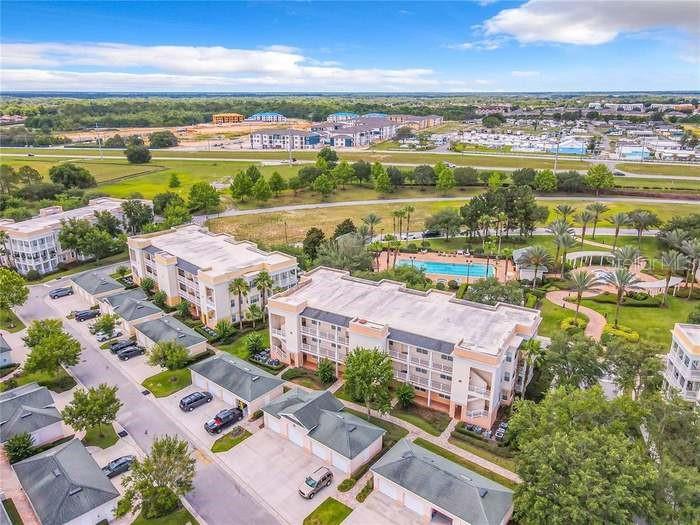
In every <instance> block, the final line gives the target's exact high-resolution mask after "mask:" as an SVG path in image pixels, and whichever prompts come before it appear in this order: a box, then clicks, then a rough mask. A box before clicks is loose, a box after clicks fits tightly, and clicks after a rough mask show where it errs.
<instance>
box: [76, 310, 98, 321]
mask: <svg viewBox="0 0 700 525" xmlns="http://www.w3.org/2000/svg"><path fill="white" fill-rule="evenodd" d="M100 315H101V312H100V311H99V310H81V311H80V312H76V314H75V320H76V321H78V322H79V323H82V322H83V321H87V320H88V319H94V318H95V317H99V316H100Z"/></svg>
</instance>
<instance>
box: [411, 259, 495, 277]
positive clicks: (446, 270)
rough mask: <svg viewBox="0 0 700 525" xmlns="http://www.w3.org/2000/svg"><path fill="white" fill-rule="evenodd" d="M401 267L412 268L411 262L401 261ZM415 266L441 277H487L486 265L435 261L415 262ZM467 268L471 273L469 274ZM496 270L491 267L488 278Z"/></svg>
mask: <svg viewBox="0 0 700 525" xmlns="http://www.w3.org/2000/svg"><path fill="white" fill-rule="evenodd" d="M399 265H402V266H411V261H399ZM413 266H415V267H416V268H421V269H422V270H424V271H425V273H429V274H441V275H459V276H464V277H466V276H467V275H469V277H487V274H486V265H485V264H474V263H472V264H462V263H443V262H433V261H414V262H413ZM467 267H468V268H469V271H468V272H467ZM493 274H494V268H493V266H490V265H489V272H488V276H493Z"/></svg>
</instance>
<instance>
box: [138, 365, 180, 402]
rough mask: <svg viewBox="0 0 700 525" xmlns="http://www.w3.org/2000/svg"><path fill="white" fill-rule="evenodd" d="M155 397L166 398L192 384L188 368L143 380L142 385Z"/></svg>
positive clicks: (167, 371) (162, 373)
mask: <svg viewBox="0 0 700 525" xmlns="http://www.w3.org/2000/svg"><path fill="white" fill-rule="evenodd" d="M141 384H142V385H143V386H145V387H146V388H147V389H148V390H150V391H151V393H152V394H153V395H154V396H156V397H168V396H169V395H171V394H173V393H175V392H177V391H178V390H182V389H183V388H185V387H186V386H190V385H191V384H192V374H190V369H189V368H181V369H180V370H165V371H164V372H160V373H158V374H156V375H154V376H151V377H148V378H146V379H144V381H143V383H141Z"/></svg>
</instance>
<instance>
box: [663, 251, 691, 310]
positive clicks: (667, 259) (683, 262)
mask: <svg viewBox="0 0 700 525" xmlns="http://www.w3.org/2000/svg"><path fill="white" fill-rule="evenodd" d="M661 266H663V268H664V272H665V275H666V284H665V285H664V299H663V301H662V302H661V304H662V305H663V306H665V305H666V297H667V296H668V283H669V282H670V281H671V276H672V275H673V272H677V271H679V270H683V269H684V268H687V267H688V257H686V256H685V255H684V254H682V253H681V252H678V251H676V250H668V251H665V252H663V253H662V254H661Z"/></svg>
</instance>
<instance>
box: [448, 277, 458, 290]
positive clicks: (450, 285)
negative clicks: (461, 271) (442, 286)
mask: <svg viewBox="0 0 700 525" xmlns="http://www.w3.org/2000/svg"><path fill="white" fill-rule="evenodd" d="M447 287H448V288H449V289H450V290H456V289H457V288H459V283H458V282H457V281H455V280H454V279H450V280H449V281H447Z"/></svg>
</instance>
